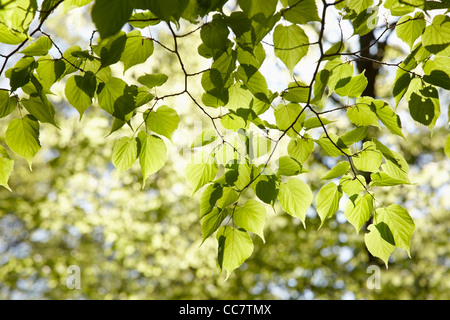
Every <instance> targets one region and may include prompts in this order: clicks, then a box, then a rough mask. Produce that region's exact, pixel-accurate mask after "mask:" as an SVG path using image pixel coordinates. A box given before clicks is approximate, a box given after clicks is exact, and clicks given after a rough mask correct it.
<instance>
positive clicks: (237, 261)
mask: <svg viewBox="0 0 450 320" xmlns="http://www.w3.org/2000/svg"><path fill="white" fill-rule="evenodd" d="M216 237H217V241H218V242H219V247H218V259H217V262H218V265H219V268H220V270H221V271H222V270H223V269H225V270H226V271H227V274H226V279H228V277H229V276H230V275H231V273H232V272H233V271H234V269H236V268H238V267H239V266H240V265H241V264H242V263H243V262H244V261H245V260H247V258H248V257H250V255H251V254H252V252H253V242H252V239H251V238H250V236H249V235H248V233H247V232H246V231H245V230H242V229H235V228H233V227H230V226H224V227H222V228H220V229H219V231H217V235H216Z"/></svg>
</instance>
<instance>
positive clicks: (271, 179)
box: [255, 175, 278, 206]
mask: <svg viewBox="0 0 450 320" xmlns="http://www.w3.org/2000/svg"><path fill="white" fill-rule="evenodd" d="M277 181H278V178H276V176H275V175H261V176H259V177H258V181H257V182H256V186H255V193H256V196H257V197H258V198H259V199H260V200H261V201H263V202H265V203H267V204H270V205H272V206H273V205H274V203H275V200H276V199H277V196H278V188H277Z"/></svg>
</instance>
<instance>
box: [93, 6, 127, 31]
mask: <svg viewBox="0 0 450 320" xmlns="http://www.w3.org/2000/svg"><path fill="white" fill-rule="evenodd" d="M132 11H133V8H132V6H131V3H130V1H122V0H96V1H95V3H94V6H93V7H92V11H91V16H92V21H93V22H94V23H95V26H96V28H97V30H98V32H99V33H100V37H101V38H102V39H106V38H108V37H109V36H112V35H115V34H116V33H118V32H119V31H120V29H122V27H123V25H124V24H125V23H126V22H127V21H128V19H129V18H130V16H131V12H132Z"/></svg>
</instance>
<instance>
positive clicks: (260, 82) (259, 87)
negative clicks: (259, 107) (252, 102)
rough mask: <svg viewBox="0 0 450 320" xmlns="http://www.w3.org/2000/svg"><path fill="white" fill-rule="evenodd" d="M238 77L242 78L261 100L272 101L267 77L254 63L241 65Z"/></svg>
mask: <svg viewBox="0 0 450 320" xmlns="http://www.w3.org/2000/svg"><path fill="white" fill-rule="evenodd" d="M236 77H237V78H238V79H239V80H241V81H242V82H243V83H244V84H245V86H246V87H247V89H248V90H250V92H251V93H252V94H253V96H254V97H255V98H257V99H259V100H261V101H264V102H267V103H270V102H271V101H270V100H269V98H268V93H269V91H268V87H267V82H266V78H265V77H264V76H263V75H262V74H261V73H260V72H259V71H258V69H256V68H255V67H254V66H252V65H248V64H244V65H239V67H238V69H237V72H236Z"/></svg>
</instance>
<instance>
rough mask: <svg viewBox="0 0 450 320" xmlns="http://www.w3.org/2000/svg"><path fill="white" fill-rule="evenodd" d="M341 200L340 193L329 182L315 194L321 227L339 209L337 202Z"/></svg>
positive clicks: (338, 189)
mask: <svg viewBox="0 0 450 320" xmlns="http://www.w3.org/2000/svg"><path fill="white" fill-rule="evenodd" d="M341 198H342V191H341V188H340V187H339V186H337V185H336V184H335V183H333V182H330V183H328V184H326V185H324V186H323V187H322V188H320V190H319V193H318V194H317V199H316V203H317V213H318V214H319V217H320V220H321V221H322V223H321V224H320V227H322V226H323V224H324V222H325V220H326V219H328V218H330V217H331V216H332V215H333V214H335V212H336V211H337V210H338V209H339V200H341Z"/></svg>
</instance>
